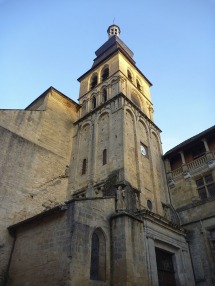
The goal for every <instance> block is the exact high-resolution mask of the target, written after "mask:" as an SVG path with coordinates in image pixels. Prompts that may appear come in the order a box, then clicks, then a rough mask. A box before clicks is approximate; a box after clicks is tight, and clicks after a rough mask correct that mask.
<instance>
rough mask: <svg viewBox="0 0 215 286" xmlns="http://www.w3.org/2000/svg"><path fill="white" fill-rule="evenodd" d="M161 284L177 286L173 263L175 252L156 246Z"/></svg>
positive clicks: (162, 285)
mask: <svg viewBox="0 0 215 286" xmlns="http://www.w3.org/2000/svg"><path fill="white" fill-rule="evenodd" d="M155 253H156V261H157V270H158V281H159V286H176V280H175V271H174V265H173V256H174V254H172V253H170V252H167V251H165V250H163V249H160V248H155Z"/></svg>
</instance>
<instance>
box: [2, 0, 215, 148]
mask: <svg viewBox="0 0 215 286" xmlns="http://www.w3.org/2000/svg"><path fill="white" fill-rule="evenodd" d="M114 18H115V23H116V24H117V25H119V26H120V28H121V35H120V38H121V39H122V41H123V42H124V43H125V44H126V45H127V46H128V47H129V48H130V49H131V50H132V51H133V53H134V60H135V61H136V65H137V67H138V68H139V69H140V70H141V71H142V72H143V74H144V75H145V76H146V77H147V78H148V79H149V80H150V81H151V82H152V83H153V86H152V87H151V97H152V102H153V104H154V110H155V112H154V120H155V124H156V125H157V126H158V127H159V128H160V129H161V130H162V133H161V139H162V143H163V151H164V153H165V152H166V151H168V150H169V149H171V148H173V147H174V146H175V145H177V144H179V143H181V142H182V141H184V140H186V139H188V138H189V137H191V136H194V135H196V134H197V133H199V132H201V131H203V130H205V129H207V128H209V127H211V126H212V125H214V124H215V112H214V109H215V108H214V106H215V0H189V1H187V0H180V1H178V0H162V1H161V0H150V1H149V0H148V1H146V0H133V1H128V0H118V1H114V0H110V1H104V2H102V1H98V0H91V1H88V0H79V1H71V0H61V1H57V0H37V1H34V0H0V27H1V29H0V109H24V108H25V107H26V106H28V105H29V104H30V103H31V102H32V101H33V100H34V99H36V98H37V97H38V96H39V95H40V94H42V93H43V92H44V91H45V90H46V89H47V88H49V87H50V86H53V87H55V88H56V89H58V90H59V91H61V92H62V93H64V94H65V95H67V96H68V97H70V98H71V99H73V100H75V101H77V98H78V95H79V83H78V82H77V78H78V77H80V76H81V75H82V74H84V73H85V72H86V71H87V70H88V69H90V68H91V66H92V64H93V59H94V58H95V51H96V50H97V49H98V48H99V47H100V46H101V45H102V44H103V43H104V42H105V41H106V40H107V39H108V36H107V32H106V31H107V28H108V26H109V25H111V24H112V23H113V19H114Z"/></svg>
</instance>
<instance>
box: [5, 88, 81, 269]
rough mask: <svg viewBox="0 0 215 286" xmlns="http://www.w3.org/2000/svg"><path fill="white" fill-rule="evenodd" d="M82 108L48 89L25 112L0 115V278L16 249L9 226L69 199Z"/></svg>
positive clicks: (7, 112)
mask: <svg viewBox="0 0 215 286" xmlns="http://www.w3.org/2000/svg"><path fill="white" fill-rule="evenodd" d="M79 108H80V107H79V105H78V104H77V103H75V102H73V101H72V100H71V99H69V98H67V97H66V96H64V95H63V94H62V93H60V92H58V91H57V90H55V89H54V88H49V89H48V90H47V91H46V92H44V94H42V95H41V96H40V97H39V98H38V99H37V100H35V101H34V102H33V103H32V104H31V105H29V106H28V107H27V108H26V109H25V110H1V111H0V141H1V148H0V158H1V160H0V178H1V180H0V202H1V206H0V218H1V219H0V270H1V271H0V274H1V273H5V271H6V269H7V267H8V261H9V257H10V253H11V247H12V241H11V237H10V236H9V234H8V231H7V227H8V225H11V224H14V223H16V222H18V221H20V220H23V219H25V218H28V217H30V216H32V215H35V214H37V213H40V212H41V211H44V210H46V209H48V208H50V207H53V206H55V205H57V204H59V203H63V202H64V201H65V200H66V199H68V198H69V196H68V193H67V185H68V170H67V169H68V166H69V164H70V153H71V146H72V136H73V129H74V128H73V123H74V122H75V121H76V120H77V117H78V110H79Z"/></svg>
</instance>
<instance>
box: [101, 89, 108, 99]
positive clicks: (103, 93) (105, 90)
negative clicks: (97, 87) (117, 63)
mask: <svg viewBox="0 0 215 286" xmlns="http://www.w3.org/2000/svg"><path fill="white" fill-rule="evenodd" d="M106 101H107V89H106V88H104V89H103V91H102V102H106Z"/></svg>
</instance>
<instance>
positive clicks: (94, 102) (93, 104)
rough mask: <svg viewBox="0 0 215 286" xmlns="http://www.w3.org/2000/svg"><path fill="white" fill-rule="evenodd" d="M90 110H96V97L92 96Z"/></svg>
mask: <svg viewBox="0 0 215 286" xmlns="http://www.w3.org/2000/svg"><path fill="white" fill-rule="evenodd" d="M92 108H93V109H94V108H96V97H95V96H93V98H92Z"/></svg>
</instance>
